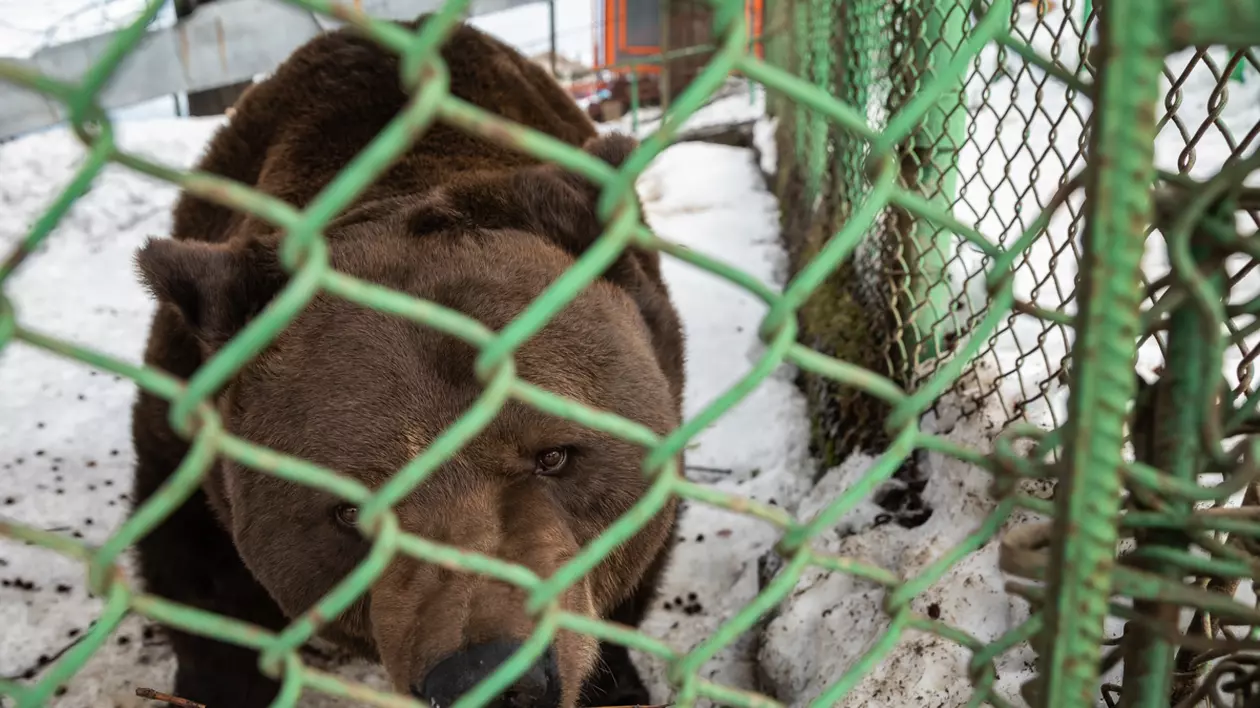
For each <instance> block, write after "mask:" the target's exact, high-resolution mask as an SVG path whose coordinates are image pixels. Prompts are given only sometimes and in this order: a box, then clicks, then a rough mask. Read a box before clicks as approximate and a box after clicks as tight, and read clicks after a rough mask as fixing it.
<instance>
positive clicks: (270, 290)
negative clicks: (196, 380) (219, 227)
mask: <svg viewBox="0 0 1260 708" xmlns="http://www.w3.org/2000/svg"><path fill="white" fill-rule="evenodd" d="M136 265H137V266H138V268H139V271H140V278H141V280H142V282H143V283H144V284H145V286H146V287H147V288H148V289H149V291H150V292H151V293H152V294H153V296H154V297H155V298H156V299H157V300H158V302H159V303H165V304H169V305H172V306H174V307H175V309H176V310H178V311H179V314H180V316H181V317H182V318H183V320H184V323H185V325H187V327H188V329H189V331H191V332H192V334H193V335H195V336H196V337H197V339H199V340H200V341H201V342H202V343H203V344H205V345H206V346H207V347H208V348H209V349H211V350H215V349H218V348H219V347H221V346H223V344H224V343H226V342H227V340H228V339H230V338H231V337H232V336H233V335H235V334H236V333H237V332H239V331H240V330H241V329H242V328H243V327H244V326H245V325H246V324H247V323H248V322H249V320H250V319H251V318H253V317H254V315H256V314H258V312H259V311H260V310H262V309H263V308H264V307H266V305H267V303H269V302H271V299H272V298H273V297H275V295H276V293H277V292H279V291H280V289H281V288H283V287H284V285H285V283H286V282H288V277H289V276H288V274H287V273H285V272H284V269H283V268H281V266H280V263H279V260H278V258H277V256H276V251H275V248H274V247H273V246H272V245H270V244H267V243H264V242H262V241H248V242H246V243H243V244H232V245H223V244H208V243H197V242H188V241H172V240H170V239H150V240H149V242H148V243H146V244H145V245H144V247H143V248H141V249H140V250H139V251H138V252H137V253H136Z"/></svg>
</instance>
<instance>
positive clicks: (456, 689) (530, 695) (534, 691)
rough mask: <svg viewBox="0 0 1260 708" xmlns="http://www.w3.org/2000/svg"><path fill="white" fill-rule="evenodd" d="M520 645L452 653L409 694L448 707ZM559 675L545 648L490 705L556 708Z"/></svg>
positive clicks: (493, 644) (436, 706)
mask: <svg viewBox="0 0 1260 708" xmlns="http://www.w3.org/2000/svg"><path fill="white" fill-rule="evenodd" d="M520 648H521V645H520V644H517V643H515V642H505V641H498V642H489V643H486V644H476V645H473V646H470V647H467V648H465V649H461V650H460V651H457V652H455V653H454V654H451V655H450V656H448V657H446V658H444V659H442V660H441V661H439V662H438V663H437V665H435V666H434V667H433V668H432V669H431V670H430V671H429V673H428V674H427V675H426V676H424V677H423V678H422V679H421V680H419V681H417V682H416V683H414V684H412V687H411V693H412V695H414V696H415V697H417V698H421V699H424V700H425V701H427V702H428V703H429V705H431V706H433V708H450V706H451V705H452V704H453V703H454V702H455V701H456V699H458V698H459V697H460V696H463V695H464V694H466V693H468V692H469V691H471V690H472V689H473V688H474V687H475V686H476V685H477V684H478V683H481V681H482V680H483V679H485V678H486V677H487V676H489V675H490V674H491V673H493V672H494V670H495V669H497V668H499V666H501V665H502V664H503V663H504V662H505V661H507V660H508V659H509V658H511V656H512V654H513V653H514V652H516V651H517V650H518V649H520ZM560 699H561V690H560V677H559V672H558V671H557V669H556V660H555V655H554V654H553V653H552V651H551V650H550V649H548V650H547V651H546V652H545V653H544V654H543V655H542V658H541V659H539V660H538V661H537V662H536V663H535V664H534V665H533V666H531V667H530V668H529V670H527V671H526V672H525V673H524V674H523V675H522V676H521V677H520V678H518V679H517V680H516V682H515V683H514V684H512V685H511V686H510V687H509V688H508V689H507V690H506V691H504V692H503V693H502V694H501V695H500V696H499V697H498V698H497V699H495V700H494V701H491V702H490V703H489V704H487V705H488V706H489V707H490V708H556V707H557V706H559V705H560Z"/></svg>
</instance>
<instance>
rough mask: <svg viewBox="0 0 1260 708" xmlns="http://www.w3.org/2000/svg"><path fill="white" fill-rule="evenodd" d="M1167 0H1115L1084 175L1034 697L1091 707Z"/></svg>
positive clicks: (1105, 17)
mask: <svg viewBox="0 0 1260 708" xmlns="http://www.w3.org/2000/svg"><path fill="white" fill-rule="evenodd" d="M1168 2H1169V0H1107V2H1106V3H1104V4H1103V5H1102V7H1101V8H1100V10H1101V15H1102V16H1101V18H1100V20H1101V23H1100V26H1099V29H1100V32H1099V37H1100V39H1101V43H1100V50H1101V52H1102V58H1103V61H1102V62H1101V63H1100V65H1099V73H1098V77H1099V78H1098V84H1097V89H1096V93H1095V96H1096V98H1095V103H1094V106H1095V107H1094V113H1093V126H1092V130H1091V131H1090V145H1089V153H1088V155H1089V169H1090V173H1089V176H1088V179H1087V182H1086V190H1087V191H1086V199H1087V201H1086V214H1087V216H1086V224H1085V233H1084V236H1083V239H1082V241H1083V243H1082V246H1083V250H1084V254H1085V255H1084V259H1083V262H1082V267H1081V271H1080V279H1079V283H1080V285H1079V289H1078V291H1077V297H1078V302H1079V303H1080V305H1079V308H1080V309H1079V312H1078V314H1077V316H1076V332H1077V335H1076V342H1075V344H1074V345H1073V347H1072V357H1073V362H1074V364H1073V367H1072V382H1071V397H1070V399H1069V401H1068V409H1069V416H1068V422H1067V428H1066V431H1065V432H1066V435H1065V442H1064V460H1063V463H1062V464H1061V465H1060V466H1059V468H1058V488H1057V490H1056V492H1055V517H1054V536H1053V540H1052V543H1051V552H1050V565H1049V568H1048V569H1047V574H1046V575H1047V577H1046V584H1047V588H1046V605H1045V609H1044V612H1045V625H1044V629H1043V630H1042V632H1041V634H1040V635H1039V637H1038V638H1037V648H1038V649H1039V651H1040V654H1041V660H1042V670H1041V674H1040V676H1039V677H1038V680H1037V683H1036V685H1035V688H1036V690H1035V694H1036V700H1035V705H1038V706H1042V707H1044V708H1087V707H1089V706H1093V705H1094V703H1095V700H1096V698H1097V693H1098V670H1099V665H1098V664H1099V658H1100V655H1101V651H1102V650H1101V647H1102V643H1103V620H1104V619H1105V617H1106V616H1107V603H1108V599H1109V596H1110V595H1111V589H1112V578H1111V574H1112V570H1113V568H1114V566H1115V552H1116V537H1117V532H1116V524H1117V522H1118V517H1119V511H1120V465H1121V463H1122V460H1123V458H1122V454H1123V449H1124V432H1125V430H1124V429H1125V417H1126V410H1125V409H1126V406H1127V405H1128V404H1129V402H1130V401H1131V400H1132V398H1133V395H1134V391H1135V389H1136V380H1135V379H1136V377H1135V376H1134V374H1133V367H1134V364H1135V362H1136V359H1137V336H1138V331H1139V320H1140V302H1141V294H1142V291H1143V289H1142V278H1141V276H1142V270H1141V257H1142V250H1143V246H1144V243H1145V241H1146V227H1147V224H1149V223H1150V219H1151V215H1152V203H1151V195H1150V191H1149V189H1148V187H1149V185H1150V184H1151V182H1152V181H1153V180H1154V176H1155V170H1154V164H1153V161H1154V146H1155V134H1156V130H1155V114H1156V105H1157V103H1158V102H1159V100H1160V73H1161V69H1162V65H1163V57H1164V55H1165V53H1166V48H1167V45H1168V38H1167V34H1166V32H1167V28H1166V24H1167V20H1166V17H1167V15H1166V12H1167V6H1168Z"/></svg>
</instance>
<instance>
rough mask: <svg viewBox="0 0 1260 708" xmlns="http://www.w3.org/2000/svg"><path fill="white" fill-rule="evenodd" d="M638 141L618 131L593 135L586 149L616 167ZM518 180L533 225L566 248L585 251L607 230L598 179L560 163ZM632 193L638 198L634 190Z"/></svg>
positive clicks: (519, 194) (520, 196)
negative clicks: (601, 217) (601, 213)
mask: <svg viewBox="0 0 1260 708" xmlns="http://www.w3.org/2000/svg"><path fill="white" fill-rule="evenodd" d="M638 144H639V143H638V141H637V140H635V139H634V138H632V137H630V136H628V135H619V134H615V133H614V134H608V135H599V136H596V137H594V138H591V139H590V140H588V141H586V143H585V144H584V145H583V146H582V149H583V150H584V151H585V152H587V153H588V154H590V155H592V156H593V157H597V158H599V159H600V160H603V161H604V162H606V163H608V164H609V165H610V166H612V167H613V168H614V169H616V168H620V167H621V165H622V164H623V163H624V162H625V161H626V158H627V157H629V155H630V153H631V152H633V151H634V149H635V148H636V147H638ZM514 182H515V183H514V185H513V189H512V194H513V196H514V198H515V199H517V200H519V201H520V202H521V204H520V207H521V209H520V210H521V213H523V214H524V215H526V216H527V217H528V218H529V221H530V226H531V227H532V228H533V229H534V230H536V231H538V232H540V233H542V234H545V235H547V236H550V237H551V238H553V239H555V240H556V241H557V242H558V243H559V244H560V245H561V246H562V247H564V248H565V249H566V250H568V251H570V252H572V253H574V254H581V253H582V252H583V251H585V250H586V249H587V248H588V247H589V246H590V245H591V243H592V242H594V241H595V239H596V238H598V237H599V235H600V234H601V233H602V232H603V230H604V228H605V226H604V224H602V223H601V222H600V220H599V217H598V216H597V207H598V205H599V198H600V195H601V193H602V188H601V187H600V186H599V185H597V184H595V183H594V182H591V181H589V180H587V179H586V178H585V177H581V176H579V175H577V174H574V173H572V172H569V171H568V170H566V169H564V168H563V167H559V166H556V165H547V166H544V167H538V168H535V169H532V170H524V171H521V172H518V173H517V174H516V179H515V181H514ZM631 197H632V198H633V199H635V200H636V201H637V200H638V195H637V194H635V193H633V192H632V193H631Z"/></svg>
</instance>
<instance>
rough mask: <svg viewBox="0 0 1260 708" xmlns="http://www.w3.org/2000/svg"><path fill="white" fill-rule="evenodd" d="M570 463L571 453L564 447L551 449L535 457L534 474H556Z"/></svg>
mask: <svg viewBox="0 0 1260 708" xmlns="http://www.w3.org/2000/svg"><path fill="white" fill-rule="evenodd" d="M568 461H569V451H568V450H567V449H566V448H563V447H549V448H547V449H546V450H543V451H542V452H540V453H538V454H537V455H536V456H535V457H534V474H555V473H557V472H559V471H560V470H562V469H564V466H565V464H566V463H567V462H568Z"/></svg>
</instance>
